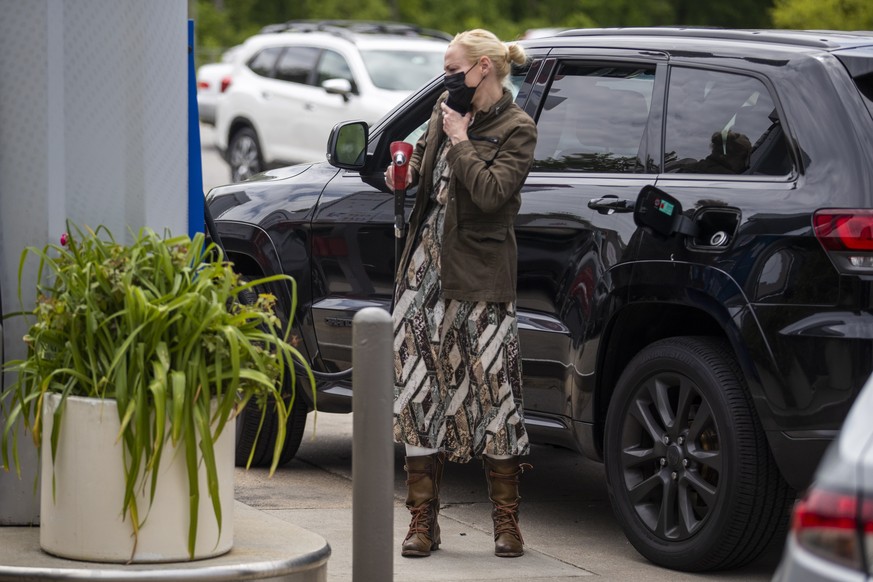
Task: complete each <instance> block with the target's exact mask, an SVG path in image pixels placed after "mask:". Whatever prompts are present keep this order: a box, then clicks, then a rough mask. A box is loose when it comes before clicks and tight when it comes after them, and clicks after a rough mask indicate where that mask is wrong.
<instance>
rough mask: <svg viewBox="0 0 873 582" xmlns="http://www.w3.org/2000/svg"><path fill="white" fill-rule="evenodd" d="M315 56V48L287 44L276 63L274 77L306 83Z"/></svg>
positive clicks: (316, 53)
mask: <svg viewBox="0 0 873 582" xmlns="http://www.w3.org/2000/svg"><path fill="white" fill-rule="evenodd" d="M317 58H318V49H316V48H312V47H303V46H289V47H288V48H286V49H285V50H284V51H282V55H281V56H280V57H279V62H277V63H276V78H277V79H279V80H281V81H289V82H291V83H308V82H309V74H310V73H311V72H312V70H313V69H314V68H315V60H316V59H317Z"/></svg>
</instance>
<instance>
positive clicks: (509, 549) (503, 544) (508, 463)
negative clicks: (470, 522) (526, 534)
mask: <svg viewBox="0 0 873 582" xmlns="http://www.w3.org/2000/svg"><path fill="white" fill-rule="evenodd" d="M482 459H483V461H484V463H483V464H484V465H485V476H486V477H487V479H488V496H489V497H490V498H491V502H492V503H493V504H494V508H493V509H492V510H491V519H492V520H493V521H494V555H495V556H500V557H501V558H517V557H518V556H521V555H524V540H523V539H522V537H521V530H520V529H519V527H518V504H519V502H520V501H521V497H520V496H519V494H518V476H519V475H521V474H522V473H523V472H524V470H525V468H531V465H529V464H527V463H519V458H518V457H512V458H511V459H505V460H501V459H492V458H490V457H482Z"/></svg>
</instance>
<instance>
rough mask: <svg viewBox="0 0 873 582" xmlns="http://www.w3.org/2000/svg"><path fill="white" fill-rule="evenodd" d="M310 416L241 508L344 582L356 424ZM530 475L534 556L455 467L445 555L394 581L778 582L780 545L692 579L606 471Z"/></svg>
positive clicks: (398, 472) (211, 157) (568, 466)
mask: <svg viewBox="0 0 873 582" xmlns="http://www.w3.org/2000/svg"><path fill="white" fill-rule="evenodd" d="M201 143H202V147H203V177H204V178H203V182H204V189H205V191H209V189H210V188H212V187H214V186H218V185H221V184H225V183H227V182H229V179H230V173H229V170H228V167H227V164H226V163H225V162H224V161H223V160H222V159H221V157H220V156H219V155H218V152H217V151H216V150H215V148H214V146H213V137H212V129H211V128H210V127H208V126H201ZM313 418H314V415H313V414H310V415H309V417H308V423H307V431H306V436H305V437H304V441H303V444H302V445H301V447H300V451H299V452H298V454H297V457H296V458H295V459H294V460H293V461H292V462H291V463H289V464H288V465H287V466H286V467H283V468H281V469H280V470H279V471H278V472H277V473H276V474H275V475H274V476H273V477H272V478H268V476H267V474H266V472H265V471H264V470H260V469H252V470H249V471H244V470H242V469H238V470H237V474H236V499H237V500H239V501H241V502H243V503H245V504H246V505H249V506H251V507H254V508H256V509H259V510H261V511H264V512H266V513H269V514H271V515H273V516H276V517H278V518H280V519H283V520H286V521H289V522H293V523H294V524H296V525H299V526H301V527H303V528H305V529H308V530H310V531H313V532H315V533H318V534H319V535H321V536H323V537H324V538H325V539H326V540H327V541H328V543H330V545H331V548H332V555H331V558H330V560H329V562H328V580H329V581H331V582H346V581H348V580H351V578H352V576H351V572H352V550H351V548H352V480H351V471H352V469H351V459H352V416H351V415H338V414H326V413H322V414H319V415H318V421H317V422H313ZM527 461H529V462H530V463H531V464H532V465H533V466H534V468H533V469H532V470H531V471H528V472H526V473H525V474H524V475H523V481H522V485H521V494H522V497H523V501H522V509H521V524H522V531H523V533H524V537H525V544H526V549H527V553H526V554H525V556H524V557H522V558H519V559H514V560H513V559H500V558H495V557H494V556H493V555H491V552H492V550H493V545H492V543H493V542H492V539H491V529H490V528H491V524H490V502H489V501H488V499H487V489H486V485H485V478H484V474H483V472H482V468H481V465H480V464H478V463H475V462H474V463H470V464H467V465H456V464H449V465H448V466H447V468H446V474H445V477H444V483H443V495H442V509H441V513H440V516H441V517H440V524H441V527H442V530H443V545H442V549H441V550H439V551H438V552H436V553H434V555H433V556H432V557H431V558H427V559H417V560H410V559H404V558H401V557H400V552H399V549H398V551H397V552H396V553H395V556H394V567H393V571H394V579H395V580H415V581H416V582H426V581H429V580H445V581H461V580H471V581H473V580H482V581H484V580H500V581H501V582H509V581H511V580H526V581H530V580H541V581H544V580H565V581H569V580H576V579H578V578H581V577H583V576H585V577H588V576H597V577H599V579H603V580H610V581H624V580H633V581H634V582H643V581H648V580H652V581H673V580H676V581H690V580H723V581H736V582H739V581H744V582H747V581H751V582H764V581H768V580H770V578H771V577H772V575H773V572H774V571H775V569H776V565H777V563H778V560H779V557H780V555H781V551H782V544H781V542H780V543H776V544H774V545H773V546H772V547H770V548H768V549H767V550H766V551H765V553H764V554H763V555H762V557H761V558H759V559H758V560H757V561H756V562H754V563H752V564H750V565H749V566H747V567H745V568H743V569H740V570H734V571H730V572H715V573H707V574H697V575H692V574H684V573H680V572H674V571H670V570H665V569H663V568H659V567H657V566H654V565H652V564H651V563H649V562H648V561H647V560H645V559H644V558H642V557H641V556H640V555H639V554H638V553H637V552H636V551H635V550H634V549H633V547H632V546H631V545H630V544H629V543H628V541H627V539H626V538H625V537H624V534H623V533H622V531H621V528H620V527H619V525H618V522H617V521H616V520H615V518H614V516H613V514H612V510H611V508H610V506H609V501H608V496H607V492H606V486H605V481H604V475H603V467H602V466H601V465H600V464H598V463H595V462H591V461H588V460H586V459H584V458H583V457H581V456H580V455H578V454H576V453H574V452H572V451H569V450H566V449H560V448H556V447H550V446H534V447H533V450H532V454H531V455H530V457H529V458H528V459H527ZM394 468H395V479H394V483H395V490H394V500H395V503H394V523H395V528H394V529H395V531H394V537H395V546H396V547H397V548H399V544H400V541H401V540H402V539H403V536H404V534H405V531H406V526H407V524H408V520H409V518H408V513H407V511H406V509H405V507H403V501H404V499H405V485H404V478H405V476H404V473H403V450H402V448H400V447H399V446H397V447H395V462H394Z"/></svg>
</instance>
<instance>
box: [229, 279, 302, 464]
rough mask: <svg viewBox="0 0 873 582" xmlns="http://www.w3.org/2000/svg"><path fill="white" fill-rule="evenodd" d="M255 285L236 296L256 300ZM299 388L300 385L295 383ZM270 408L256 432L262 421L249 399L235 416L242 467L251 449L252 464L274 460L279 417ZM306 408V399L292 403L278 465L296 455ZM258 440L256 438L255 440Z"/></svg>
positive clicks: (239, 459)
mask: <svg viewBox="0 0 873 582" xmlns="http://www.w3.org/2000/svg"><path fill="white" fill-rule="evenodd" d="M247 279H248V277H243V280H247ZM256 289H257V288H249V289H246V290H244V291H241V292H240V294H239V296H238V297H237V299H238V300H239V301H240V302H241V303H245V304H247V305H250V304H252V303H254V302H255V301H257V300H258V290H256ZM298 389H299V385H298ZM290 402H291V399H290V398H287V399H285V404H286V405H288V404H290ZM269 408H270V409H269V410H268V411H267V415H266V417H265V418H264V425H263V426H262V427H261V434H260V435H258V425H259V424H260V422H261V407H260V406H258V405H257V404H256V403H254V402H252V401H249V404H247V405H246V407H245V409H243V411H242V413H241V414H240V415H239V416H237V417H236V455H235V461H236V466H237V467H245V466H246V464H247V463H248V460H249V455H250V454H251V451H252V448H253V447H254V451H255V452H254V454H253V455H252V464H251V466H252V467H269V466H270V465H271V464H272V462H273V448H274V447H275V446H276V437H277V436H278V433H279V419H278V418H277V416H276V412H275V404H274V403H271V404H270V405H269ZM307 413H308V408H307V406H306V402H304V401H303V399H302V398H300V397H299V394H298V398H296V399H295V400H294V406H293V407H292V408H291V410H290V411H289V413H288V422H286V423H285V445H284V447H283V448H282V452H281V454H280V455H279V466H280V467H281V466H282V465H285V464H287V463H289V462H290V461H291V459H293V458H294V455H296V454H297V449H299V448H300V442H301V441H302V440H303V431H304V429H305V428H306V415H307ZM255 439H257V441H256V440H255Z"/></svg>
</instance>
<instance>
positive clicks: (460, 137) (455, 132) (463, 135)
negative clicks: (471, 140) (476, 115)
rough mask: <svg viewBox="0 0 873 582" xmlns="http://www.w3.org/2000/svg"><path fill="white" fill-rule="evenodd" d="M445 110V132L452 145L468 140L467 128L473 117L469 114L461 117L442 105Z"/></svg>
mask: <svg viewBox="0 0 873 582" xmlns="http://www.w3.org/2000/svg"><path fill="white" fill-rule="evenodd" d="M440 107H442V110H443V131H445V132H446V135H447V136H449V139H450V140H452V145H455V144H456V143H458V142H461V141H466V140H467V127H469V126H470V120H471V119H472V117H471V116H470V114H469V113H467V114H466V115H461V114H460V113H458V112H457V111H455V110H454V109H452V108H451V107H449V106H448V105H446V104H445V103H440Z"/></svg>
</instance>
